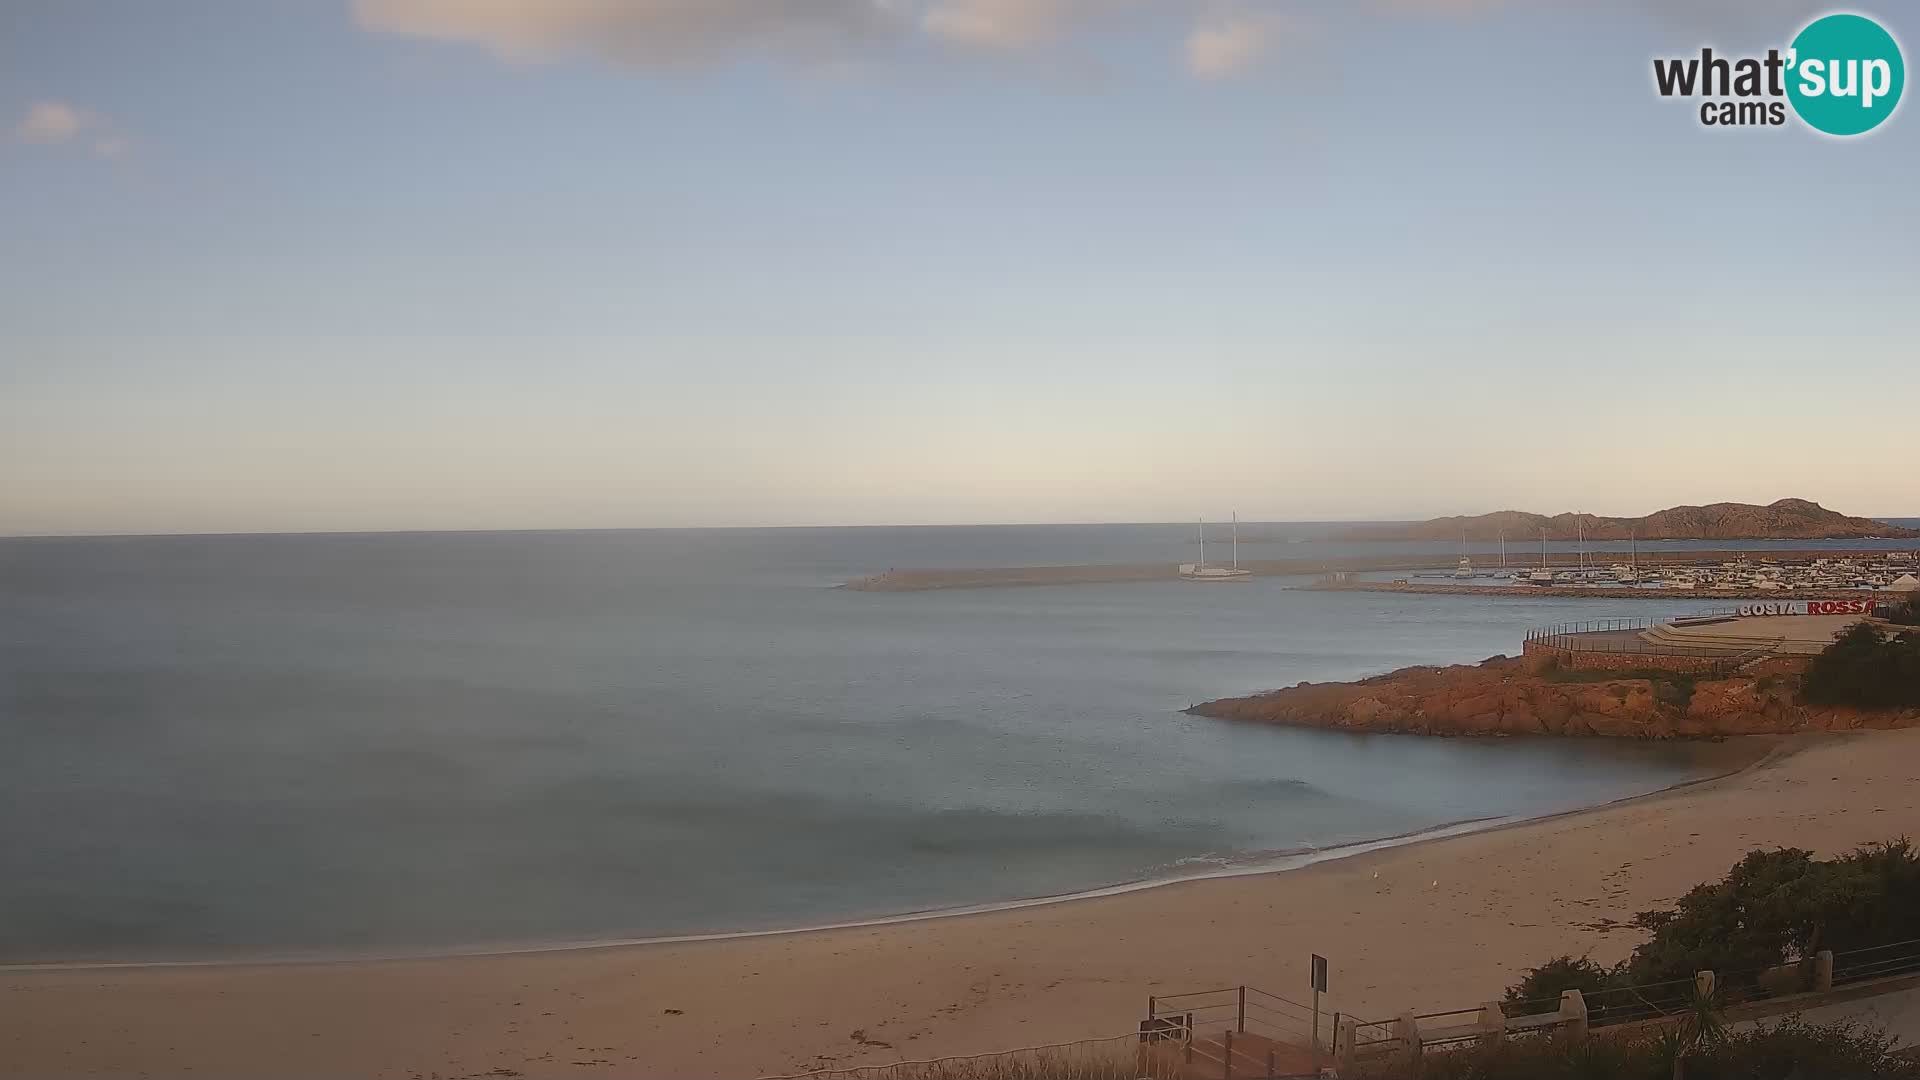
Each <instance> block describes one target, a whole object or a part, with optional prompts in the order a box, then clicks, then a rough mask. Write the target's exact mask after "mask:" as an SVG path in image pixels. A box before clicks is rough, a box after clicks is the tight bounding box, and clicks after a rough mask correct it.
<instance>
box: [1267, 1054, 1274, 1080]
mask: <svg viewBox="0 0 1920 1080" xmlns="http://www.w3.org/2000/svg"><path fill="white" fill-rule="evenodd" d="M1273 1077H1274V1072H1273V1047H1271V1046H1269V1047H1267V1080H1273Z"/></svg>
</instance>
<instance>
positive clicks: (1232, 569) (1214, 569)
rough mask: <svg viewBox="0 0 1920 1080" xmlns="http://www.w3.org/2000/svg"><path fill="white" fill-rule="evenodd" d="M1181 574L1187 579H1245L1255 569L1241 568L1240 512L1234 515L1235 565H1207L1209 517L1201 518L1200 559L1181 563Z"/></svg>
mask: <svg viewBox="0 0 1920 1080" xmlns="http://www.w3.org/2000/svg"><path fill="white" fill-rule="evenodd" d="M1180 576H1181V577H1182V578H1184V579H1185V580H1187V581H1244V580H1246V579H1247V578H1250V577H1252V576H1253V571H1251V570H1242V569H1240V514H1239V512H1238V511H1235V513H1234V515H1233V565H1232V566H1208V565H1207V519H1206V518H1201V519H1200V561H1199V562H1197V563H1181V564H1180Z"/></svg>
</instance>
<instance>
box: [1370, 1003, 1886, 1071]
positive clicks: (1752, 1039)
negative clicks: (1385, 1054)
mask: <svg viewBox="0 0 1920 1080" xmlns="http://www.w3.org/2000/svg"><path fill="white" fill-rule="evenodd" d="M1676 1030H1677V1029H1667V1030H1662V1031H1652V1032H1642V1033H1639V1034H1635V1035H1631V1036H1623V1037H1607V1036H1605V1035H1597V1036H1595V1037H1592V1038H1588V1039H1584V1040H1581V1041H1579V1042H1575V1043H1565V1042H1561V1041H1558V1040H1554V1039H1507V1040H1503V1041H1501V1042H1498V1043H1494V1044H1491V1045H1488V1046H1472V1047H1462V1048H1460V1049H1457V1050H1435V1051H1429V1052H1427V1053H1426V1054H1424V1055H1422V1056H1421V1058H1420V1060H1419V1061H1418V1062H1417V1063H1409V1062H1405V1061H1390V1060H1382V1061H1375V1062H1372V1063H1369V1065H1367V1066H1365V1067H1363V1068H1361V1069H1360V1070H1359V1073H1360V1075H1361V1076H1362V1077H1364V1078H1366V1080H1672V1078H1673V1077H1674V1076H1676V1075H1679V1076H1685V1077H1686V1080H1827V1078H1835V1080H1838V1078H1846V1080H1920V1061H1915V1060H1914V1059H1912V1058H1909V1057H1904V1056H1902V1055H1900V1054H1898V1053H1896V1051H1895V1046H1896V1042H1897V1040H1895V1039H1894V1038H1892V1037H1890V1036H1887V1035H1884V1034H1882V1033H1880V1032H1878V1031H1874V1030H1871V1029H1868V1028H1865V1027H1862V1026H1860V1025H1858V1024H1854V1023H1851V1022H1845V1023H1837V1024H1809V1023H1806V1022H1804V1021H1802V1020H1801V1019H1800V1018H1799V1017H1788V1018H1786V1019H1785V1020H1782V1021H1781V1022H1779V1023H1777V1024H1772V1025H1762V1026H1760V1027H1757V1028H1755V1029H1753V1030H1751V1031H1743V1032H1740V1033H1737V1034H1728V1035H1719V1036H1716V1037H1713V1038H1711V1039H1706V1040H1692V1039H1688V1038H1683V1037H1681V1036H1679V1035H1677V1034H1676ZM1676 1058H1679V1059H1680V1061H1681V1067H1680V1069H1679V1070H1675V1068H1674V1061H1675V1059H1676Z"/></svg>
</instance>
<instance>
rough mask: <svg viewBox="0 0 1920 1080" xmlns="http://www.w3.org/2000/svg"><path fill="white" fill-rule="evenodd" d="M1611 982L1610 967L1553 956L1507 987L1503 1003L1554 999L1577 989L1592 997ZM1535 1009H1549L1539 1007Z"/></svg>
mask: <svg viewBox="0 0 1920 1080" xmlns="http://www.w3.org/2000/svg"><path fill="white" fill-rule="evenodd" d="M1615 982H1616V979H1615V977H1614V971H1613V969H1611V968H1604V967H1601V966H1600V965H1599V964H1596V963H1594V962H1593V961H1591V960H1589V959H1587V958H1586V957H1584V956H1556V957H1554V958H1553V959H1551V960H1549V961H1547V962H1546V963H1544V964H1541V965H1540V966H1539V967H1537V968H1533V969H1532V970H1530V971H1528V972H1527V973H1526V975H1524V976H1522V977H1521V979H1520V981H1519V982H1517V983H1514V984H1513V985H1512V986H1509V987H1507V996H1506V999H1505V1002H1506V1004H1508V1005H1516V1004H1519V1003H1520V1002H1523V1001H1531V1002H1538V1003H1545V1002H1548V1001H1558V1000H1560V995H1561V994H1564V993H1566V992H1567V991H1568V990H1578V991H1580V993H1581V994H1582V995H1583V996H1585V997H1593V996H1595V995H1597V994H1599V993H1600V991H1602V990H1604V989H1605V988H1607V987H1608V986H1611V985H1613V984H1614V983H1615ZM1536 1011H1538V1012H1547V1011H1550V1010H1549V1009H1547V1008H1540V1009H1538V1010H1536Z"/></svg>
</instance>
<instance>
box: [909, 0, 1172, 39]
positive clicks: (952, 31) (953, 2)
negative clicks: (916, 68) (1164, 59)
mask: <svg viewBox="0 0 1920 1080" xmlns="http://www.w3.org/2000/svg"><path fill="white" fill-rule="evenodd" d="M1136 6H1138V4H1137V2H1136V0H935V2H934V3H933V4H932V5H931V6H930V7H928V8H927V13H926V15H925V16H924V17H923V18H922V20H921V25H922V26H924V27H925V29H926V31H927V33H929V34H931V35H933V36H934V37H936V38H940V39H943V40H946V41H952V42H957V43H959V44H962V45H974V46H982V47H987V48H997V49H1018V48H1025V47H1028V46H1031V45H1038V44H1042V43H1044V42H1049V41H1052V40H1054V39H1056V38H1058V37H1060V36H1062V35H1063V34H1065V33H1066V32H1067V31H1068V30H1071V29H1077V28H1079V27H1082V26H1084V25H1087V24H1089V23H1092V22H1095V21H1097V20H1098V19H1100V18H1102V17H1104V16H1110V15H1115V14H1118V13H1120V12H1122V11H1123V10H1125V9H1126V8H1130V7H1136Z"/></svg>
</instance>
